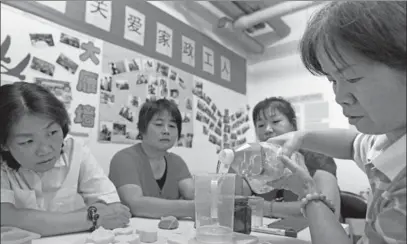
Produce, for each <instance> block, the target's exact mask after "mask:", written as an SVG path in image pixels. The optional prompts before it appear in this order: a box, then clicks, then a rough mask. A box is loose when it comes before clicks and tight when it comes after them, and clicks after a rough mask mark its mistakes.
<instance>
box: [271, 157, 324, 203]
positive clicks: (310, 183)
mask: <svg viewBox="0 0 407 244" xmlns="http://www.w3.org/2000/svg"><path fill="white" fill-rule="evenodd" d="M278 159H279V160H281V162H283V163H284V165H285V167H287V168H288V169H290V170H291V172H292V175H289V176H287V177H283V178H281V179H279V180H276V181H274V182H271V186H272V187H273V188H276V189H286V190H290V191H292V192H294V193H295V194H297V195H298V196H299V197H300V198H302V197H304V196H305V195H307V194H310V193H315V192H317V188H316V184H315V181H314V179H313V178H312V177H311V175H310V173H309V172H308V169H307V167H306V166H305V164H304V161H303V160H292V159H290V158H289V157H287V156H286V155H281V154H280V155H279V156H278Z"/></svg>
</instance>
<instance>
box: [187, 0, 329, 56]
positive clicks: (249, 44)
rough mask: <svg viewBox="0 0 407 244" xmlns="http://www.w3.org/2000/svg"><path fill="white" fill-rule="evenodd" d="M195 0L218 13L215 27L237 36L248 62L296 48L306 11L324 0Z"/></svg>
mask: <svg viewBox="0 0 407 244" xmlns="http://www.w3.org/2000/svg"><path fill="white" fill-rule="evenodd" d="M196 2H198V3H199V4H200V5H202V6H203V7H204V8H206V9H207V10H209V11H210V12H211V13H212V14H213V15H215V16H217V18H218V21H217V27H218V29H220V30H224V31H228V32H230V33H233V34H234V36H235V37H238V38H237V40H239V42H240V44H241V45H242V46H243V47H244V49H245V50H246V51H247V53H248V60H250V62H249V64H255V63H258V62H261V61H264V60H267V59H270V56H273V55H276V52H278V53H280V55H281V54H282V52H287V51H288V52H290V51H291V52H292V50H294V51H295V50H296V47H297V45H298V40H299V38H300V36H301V35H302V33H303V31H304V29H305V24H306V22H307V21H306V20H307V19H308V18H309V15H310V13H309V12H310V11H311V10H312V11H314V10H316V9H317V8H320V7H321V3H326V2H327V1H280V0H273V1H271V0H269V1H196ZM184 3H185V2H184ZM283 43H284V44H285V46H284V47H282V46H281V45H282V44H283ZM277 46H279V47H278V48H276V47H277Z"/></svg>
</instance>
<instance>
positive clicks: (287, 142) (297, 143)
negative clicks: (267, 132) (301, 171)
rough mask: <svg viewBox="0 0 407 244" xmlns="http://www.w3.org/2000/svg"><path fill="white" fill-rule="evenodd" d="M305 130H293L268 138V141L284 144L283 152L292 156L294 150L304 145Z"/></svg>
mask: <svg viewBox="0 0 407 244" xmlns="http://www.w3.org/2000/svg"><path fill="white" fill-rule="evenodd" d="M303 138H304V132H302V131H292V132H288V133H285V134H282V135H280V136H276V137H273V138H270V139H268V140H267V142H268V143H272V144H275V145H280V146H282V151H281V154H283V155H286V156H287V157H291V155H292V154H293V152H295V151H298V150H299V149H301V147H302V143H303Z"/></svg>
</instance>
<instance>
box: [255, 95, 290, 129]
mask: <svg viewBox="0 0 407 244" xmlns="http://www.w3.org/2000/svg"><path fill="white" fill-rule="evenodd" d="M269 107H273V108H275V109H277V110H278V111H279V112H280V113H282V114H284V115H285V116H286V117H287V119H288V121H289V122H290V124H291V125H292V126H293V127H294V129H295V130H297V117H296V115H295V111H294V108H293V106H292V105H291V103H290V102H289V101H287V100H285V99H284V98H282V97H269V98H266V99H264V100H263V101H260V102H259V103H257V104H256V106H254V108H253V112H252V113H253V114H252V118H253V124H254V126H255V127H256V123H257V121H259V119H260V114H263V115H264V111H265V110H266V109H268V108H269Z"/></svg>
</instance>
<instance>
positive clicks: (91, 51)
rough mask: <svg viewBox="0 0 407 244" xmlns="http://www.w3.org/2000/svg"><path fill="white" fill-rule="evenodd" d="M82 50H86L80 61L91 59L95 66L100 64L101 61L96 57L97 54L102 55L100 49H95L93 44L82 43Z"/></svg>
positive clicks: (89, 42)
mask: <svg viewBox="0 0 407 244" xmlns="http://www.w3.org/2000/svg"><path fill="white" fill-rule="evenodd" d="M81 49H82V50H85V52H84V53H82V54H81V55H79V59H80V60H81V61H83V62H85V61H86V60H88V59H90V60H92V62H93V63H94V64H95V65H98V64H99V59H98V57H96V54H100V48H98V47H95V44H93V42H91V41H88V42H87V43H82V45H81Z"/></svg>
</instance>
